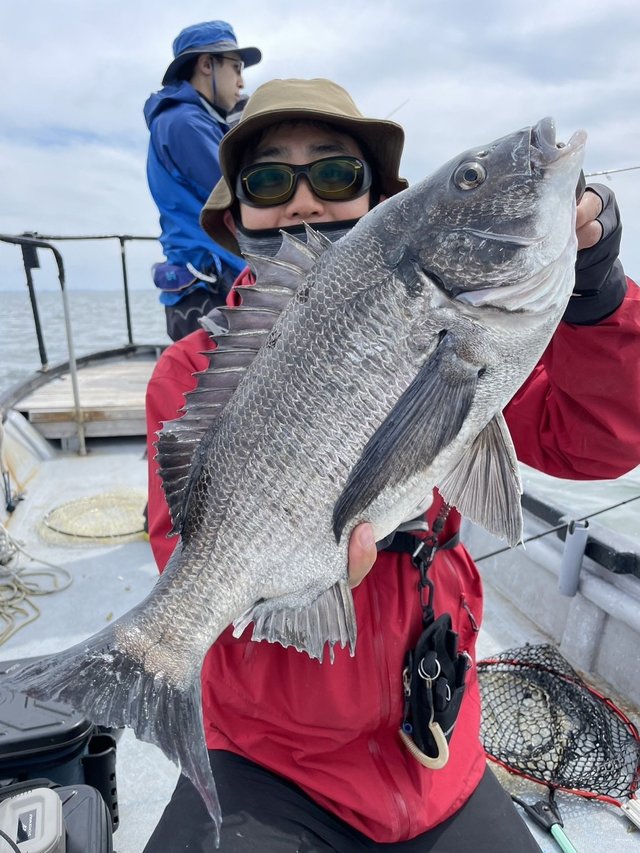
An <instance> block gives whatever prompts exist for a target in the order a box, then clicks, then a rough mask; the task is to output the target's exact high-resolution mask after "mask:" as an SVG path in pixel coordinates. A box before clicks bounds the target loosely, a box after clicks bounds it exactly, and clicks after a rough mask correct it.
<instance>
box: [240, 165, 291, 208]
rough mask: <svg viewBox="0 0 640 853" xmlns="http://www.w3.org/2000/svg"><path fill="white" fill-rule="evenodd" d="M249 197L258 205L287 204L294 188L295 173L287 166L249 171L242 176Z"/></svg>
mask: <svg viewBox="0 0 640 853" xmlns="http://www.w3.org/2000/svg"><path fill="white" fill-rule="evenodd" d="M242 184H243V187H244V191H245V193H246V194H247V197H248V198H249V199H250V200H251V201H253V202H254V203H256V204H265V205H271V204H273V205H275V204H282V203H283V202H285V201H286V200H287V198H288V196H289V194H290V192H291V188H292V186H293V171H292V170H291V169H289V168H287V167H286V166H280V165H277V164H266V165H264V166H256V167H255V168H254V169H250V170H247V171H246V172H245V173H244V174H243V176H242Z"/></svg>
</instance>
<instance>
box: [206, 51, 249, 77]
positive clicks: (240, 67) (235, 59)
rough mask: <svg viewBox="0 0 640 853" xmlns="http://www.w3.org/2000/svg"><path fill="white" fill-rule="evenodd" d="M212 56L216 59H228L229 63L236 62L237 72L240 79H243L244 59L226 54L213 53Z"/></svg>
mask: <svg viewBox="0 0 640 853" xmlns="http://www.w3.org/2000/svg"><path fill="white" fill-rule="evenodd" d="M211 56H212V57H215V58H216V59H226V60H228V61H229V62H235V64H236V69H235V71H236V74H237V75H238V77H242V75H243V74H244V61H243V60H242V59H240V58H238V57H236V56H225V54H224V53H212V54H211Z"/></svg>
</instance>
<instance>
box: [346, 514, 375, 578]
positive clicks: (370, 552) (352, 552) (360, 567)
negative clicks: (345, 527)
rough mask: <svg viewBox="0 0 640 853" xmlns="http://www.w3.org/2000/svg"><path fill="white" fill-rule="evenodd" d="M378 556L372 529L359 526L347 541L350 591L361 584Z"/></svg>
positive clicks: (367, 525) (366, 526)
mask: <svg viewBox="0 0 640 853" xmlns="http://www.w3.org/2000/svg"><path fill="white" fill-rule="evenodd" d="M377 556H378V549H377V548H376V541H375V539H374V536H373V527H372V526H371V525H370V524H366V523H365V524H359V525H358V526H357V527H356V528H355V529H354V531H353V533H352V534H351V539H350V540H349V586H350V587H351V589H354V587H356V586H358V585H359V584H361V583H362V581H363V580H364V579H365V577H366V576H367V575H368V574H369V572H370V571H371V569H372V568H373V564H374V563H375V561H376V557H377Z"/></svg>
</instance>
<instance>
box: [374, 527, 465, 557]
mask: <svg viewBox="0 0 640 853" xmlns="http://www.w3.org/2000/svg"><path fill="white" fill-rule="evenodd" d="M386 541H387V540H384V542H385V544H384V545H383V547H382V549H381V550H383V551H391V552H392V553H394V554H413V553H414V552H415V550H416V548H417V547H418V546H419V545H420V543H421V542H423V541H424V540H423V539H421V538H420V537H419V536H415V535H414V534H413V533H405V532H403V531H400V532H396V533H392V534H391V537H390V541H389V544H386ZM459 542H460V533H459V532H458V533H454V534H453V536H451V537H450V538H449V539H447V540H446V542H443V543H442V544H441V543H440V542H438V551H448V550H449V549H450V548H455V546H456V545H457V544H458V543H459Z"/></svg>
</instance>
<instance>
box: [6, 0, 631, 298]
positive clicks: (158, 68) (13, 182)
mask: <svg viewBox="0 0 640 853" xmlns="http://www.w3.org/2000/svg"><path fill="white" fill-rule="evenodd" d="M187 13H188V14H187ZM211 15H212V10H211V6H210V3H208V2H203V0H196V1H195V2H192V3H190V4H189V7H188V9H187V11H186V12H185V10H184V9H183V8H179V7H178V6H177V5H176V4H169V3H163V2H157V0H156V2H151V0H137V2H135V3H131V2H130V0H127V2H125V0H108V2H107V0H91V2H88V0H35V2H32V3H30V4H24V3H22V2H17V0H4V2H3V3H2V5H1V7H0V73H1V74H2V79H3V80H5V81H11V82H10V83H7V82H6V83H5V86H4V89H3V98H2V100H1V101H0V162H1V163H2V164H3V177H2V187H3V192H2V201H3V203H2V205H1V207H0V231H3V232H5V233H6V232H10V233H16V232H20V231H23V230H27V229H29V230H37V231H39V232H41V233H46V232H48V233H54V232H55V233H67V234H70V233H78V234H82V233H84V234H86V233H89V232H91V233H114V232H118V233H129V234H146V235H155V234H157V232H158V222H157V219H158V217H157V212H156V210H155V207H154V205H153V202H152V200H151V198H150V196H149V192H148V189H147V185H146V176H145V162H146V146H147V139H148V137H147V130H146V127H145V123H144V119H143V116H142V107H143V104H144V101H145V100H146V98H147V97H148V95H149V94H150V93H151V92H152V91H155V90H157V89H158V88H159V86H160V80H161V78H162V74H163V72H164V70H165V68H166V66H167V65H168V63H169V61H170V60H171V43H172V41H173V39H174V37H175V36H176V35H177V33H178V31H179V30H180V29H181V28H182V27H184V26H186V25H188V24H190V23H193V22H195V21H198V20H206V19H207V18H209V17H211ZM215 15H216V16H218V17H221V18H224V19H226V20H229V21H231V22H232V24H233V26H234V28H235V30H236V33H237V35H238V38H239V41H240V43H241V44H242V45H250V44H255V45H258V46H259V47H260V48H261V49H262V50H263V55H264V61H263V62H262V63H261V64H260V65H258V66H256V67H255V68H250V69H248V70H247V72H246V74H245V82H246V85H247V89H248V91H251V90H253V89H254V88H255V87H256V86H258V85H259V84H260V83H261V82H263V81H264V80H266V79H269V78H271V77H289V76H300V77H310V76H328V77H331V78H333V79H335V80H336V81H337V82H339V83H341V84H342V85H344V86H345V87H346V88H347V89H348V90H349V91H350V92H351V93H352V94H353V96H354V98H355V100H356V102H357V103H358V104H359V106H360V108H361V109H362V111H363V112H364V113H366V114H370V115H376V116H381V117H384V116H388V115H389V114H392V118H393V119H394V120H396V121H398V122H399V123H401V124H402V125H403V126H404V127H405V131H406V138H407V144H406V149H405V154H404V157H403V163H402V169H403V172H404V174H405V175H406V176H407V177H408V178H409V179H410V180H411V181H415V180H418V179H419V178H421V177H423V176H424V175H425V174H427V173H429V172H431V171H432V170H434V169H435V168H437V167H438V166H439V165H440V164H441V163H443V162H444V161H446V160H448V159H449V158H450V157H452V156H453V155H455V154H457V153H458V152H459V151H461V150H464V149H466V148H468V147H470V146H471V145H475V144H482V143H484V142H487V141H489V140H491V139H494V138H496V137H497V136H500V135H502V134H505V133H508V132H510V131H512V130H515V129H516V128H518V127H522V126H524V125H527V124H530V123H532V122H535V121H537V120H538V119H539V118H542V117H543V116H545V115H552V116H554V117H555V118H556V121H557V126H558V135H559V137H560V138H567V137H568V135H569V134H570V133H572V132H573V131H574V130H575V129H577V128H578V127H584V128H585V129H586V130H587V131H588V134H589V142H588V147H587V159H586V164H585V166H586V170H587V171H600V170H604V169H615V168H622V167H627V166H634V165H638V164H640V155H639V154H638V140H639V139H640V116H639V115H638V112H639V111H638V108H637V107H638V92H639V91H640V70H639V67H638V62H637V57H638V55H639V54H640V12H639V11H638V8H637V4H636V3H635V0H634V2H631V0H628V1H627V0H610V2H609V3H607V4H602V3H601V2H595V0H566V2H564V3H563V4H558V3H556V2H552V0H541V1H540V2H538V3H537V4H535V5H533V4H529V5H522V4H514V3H512V2H506V0H505V2H501V0H487V2H485V3H483V4H482V5H479V4H477V3H471V2H455V3H452V2H434V3H429V4H427V3H424V2H423V0H404V2H397V0H396V2H389V0H381V2H378V3H376V4H371V3H370V2H362V0H351V2H348V3H346V2H344V0H342V2H338V0H325V2H323V3H322V4H316V5H311V4H299V3H294V2H289V0H272V2H270V3H268V4H258V3H257V2H253V0H237V2H233V3H231V2H221V3H219V4H217V5H216V7H215ZM600 180H604V181H607V180H608V179H607V178H603V179H600ZM610 185H611V186H612V187H613V188H614V189H615V191H616V194H617V196H618V200H619V203H620V208H621V211H622V215H623V221H624V225H625V236H624V237H623V244H622V258H623V261H624V263H625V266H626V268H627V270H628V272H629V273H630V274H635V276H636V277H640V245H639V243H638V241H637V239H635V235H636V234H637V233H638V232H639V230H640V209H639V205H638V202H637V199H638V196H639V195H640V192H639V191H640V171H632V172H626V173H617V174H614V175H611V177H610ZM10 251H12V250H10ZM154 251H156V249H155V248H154ZM157 251H159V249H158V250H157ZM150 254H151V250H150V247H149V246H147V247H145V249H144V251H141V255H144V260H143V261H142V260H141V261H140V262H139V269H138V267H136V269H137V272H136V275H135V282H134V286H136V287H145V286H151V285H150V281H149V277H148V260H149V258H148V255H150ZM81 256H82V257H86V261H81V260H80V257H81ZM5 257H6V254H5V250H4V249H2V250H1V251H0V260H1V259H3V258H5ZM12 257H13V255H12ZM77 257H78V260H77V261H76V260H74V262H73V265H74V269H75V270H77V274H78V275H80V276H82V275H83V273H82V272H81V270H82V263H86V264H87V266H86V268H85V271H84V279H85V280H86V281H87V283H88V284H89V283H93V284H97V283H98V282H100V283H101V284H102V283H104V281H105V276H104V275H103V274H101V273H100V272H99V271H96V267H95V264H94V265H93V268H91V262H90V260H89V258H90V253H89V251H88V250H83V252H80V253H78V254H77ZM14 266H15V265H14V264H13V262H11V263H9V264H8V267H7V269H8V268H10V269H11V272H10V273H6V274H5V276H4V278H3V281H2V282H0V288H2V287H6V286H7V282H8V281H9V282H10V284H11V286H17V284H16V282H18V283H19V281H20V270H19V265H18V269H17V271H16V272H15V274H14ZM134 266H136V265H135V264H134ZM74 274H76V273H74Z"/></svg>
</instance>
